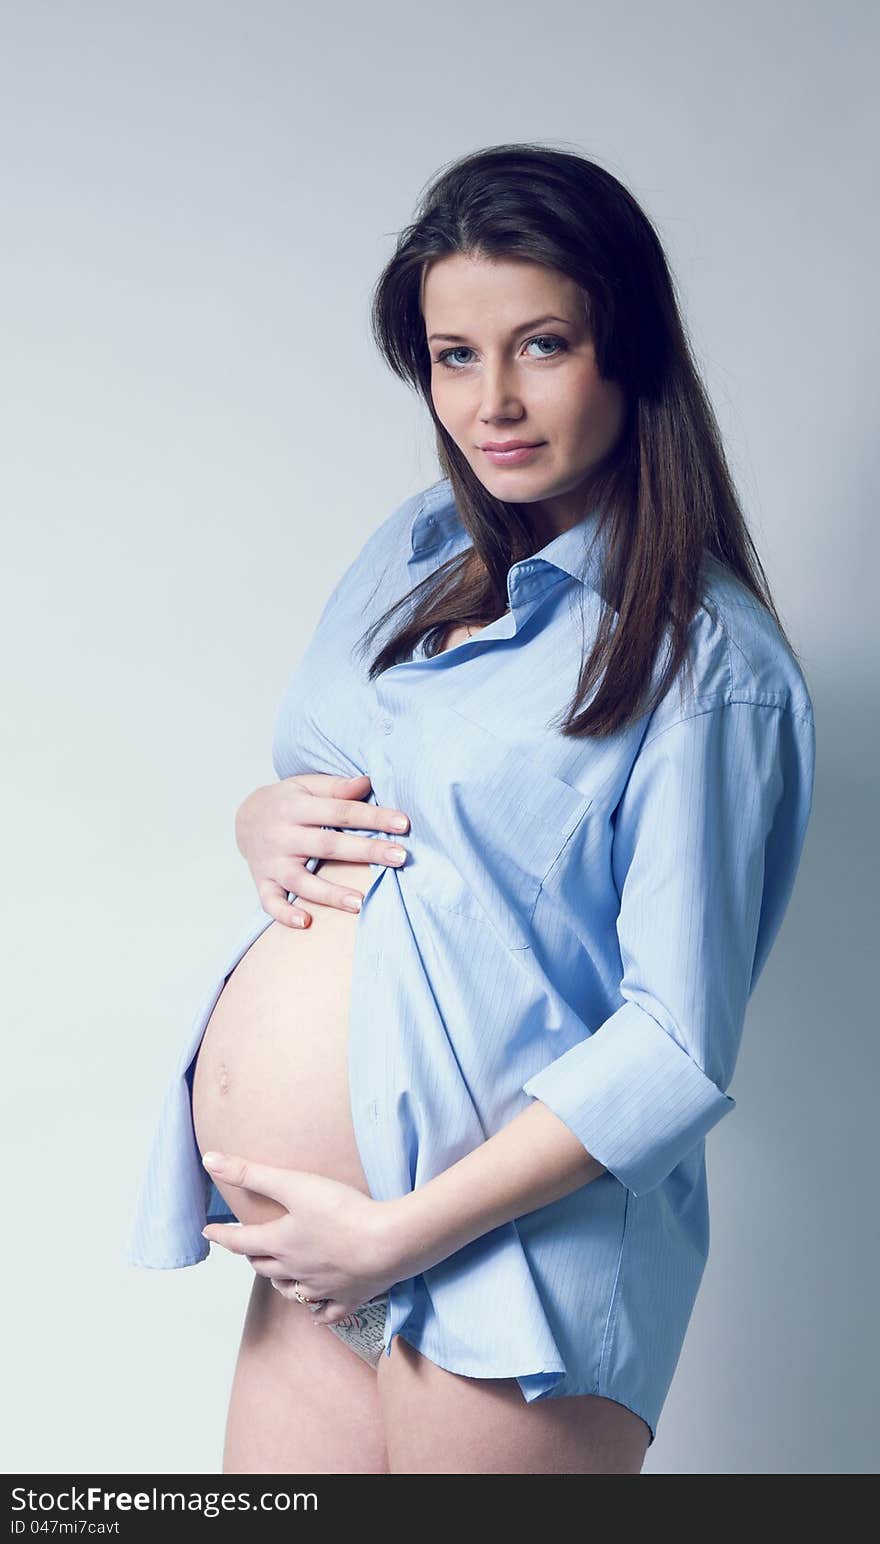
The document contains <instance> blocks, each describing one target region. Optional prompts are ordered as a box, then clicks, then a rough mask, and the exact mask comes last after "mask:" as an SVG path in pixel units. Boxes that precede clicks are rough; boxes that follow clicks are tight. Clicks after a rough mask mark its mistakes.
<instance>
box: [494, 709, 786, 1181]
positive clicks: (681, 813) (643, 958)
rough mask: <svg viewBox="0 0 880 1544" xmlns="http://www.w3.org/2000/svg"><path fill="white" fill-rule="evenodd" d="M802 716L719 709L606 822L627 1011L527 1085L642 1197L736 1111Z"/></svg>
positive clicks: (681, 724) (627, 793)
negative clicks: (741, 1056) (742, 1050)
mask: <svg viewBox="0 0 880 1544" xmlns="http://www.w3.org/2000/svg"><path fill="white" fill-rule="evenodd" d="M813 760H814V731H813V722H812V717H811V716H800V715H798V714H795V713H793V712H792V711H791V710H790V709H789V708H787V707H780V706H777V705H773V706H768V705H766V704H761V703H753V702H738V701H735V702H730V701H728V702H723V703H718V704H715V705H713V706H712V707H711V708H709V709H707V710H705V711H702V712H697V713H695V714H693V715H691V716H689V717H687V718H683V719H679V720H677V721H676V722H675V723H673V724H671V725H669V726H668V727H666V728H664V729H661V730H660V731H659V732H657V733H655V734H654V735H649V736H648V737H647V738H646V740H645V741H644V743H643V745H642V747H641V750H640V752H639V755H638V756H637V758H636V761H635V763H634V765H633V767H632V769H631V772H630V775H629V778H628V781H627V784H626V787H625V789H624V792H623V794H622V796H621V799H620V801H619V803H618V806H617V809H616V810H615V812H614V816H613V832H614V835H613V848H612V868H613V874H614V882H615V886H616V889H617V893H618V895H619V896H620V909H619V913H618V921H617V933H618V939H619V946H620V955H621V963H622V967H623V976H622V980H621V984H620V994H621V996H622V997H623V999H624V1002H623V1004H622V1005H621V1006H620V1007H619V1008H618V1009H617V1011H616V1012H614V1013H612V1014H611V1016H610V1017H609V1018H607V1019H605V1021H604V1022H603V1023H601V1024H600V1025H599V1026H598V1028H597V1029H596V1030H595V1031H594V1032H593V1033H592V1034H590V1035H588V1036H587V1037H586V1038H585V1039H583V1040H581V1041H578V1042H577V1043H576V1044H575V1045H573V1046H571V1047H570V1048H569V1049H568V1050H567V1051H566V1052H564V1053H563V1054H562V1055H561V1056H559V1057H558V1058H557V1059H556V1060H554V1061H553V1062H551V1063H550V1064H549V1065H548V1066H546V1067H544V1068H543V1069H541V1070H540V1071H539V1072H537V1073H535V1074H534V1075H533V1076H531V1077H530V1078H529V1079H528V1080H527V1082H525V1083H524V1084H523V1089H524V1092H526V1093H528V1094H531V1095H533V1096H534V1097H536V1098H538V1099H540V1100H542V1101H543V1103H545V1104H546V1105H548V1106H549V1107H550V1109H552V1110H553V1111H554V1113H555V1114H556V1115H558V1116H559V1117H560V1119H562V1120H563V1121H564V1122H565V1123H566V1125H567V1126H569V1127H570V1129H571V1130H572V1131H573V1132H574V1134H575V1135H576V1136H577V1137H578V1138H579V1139H580V1141H581V1142H582V1143H583V1145H584V1147H585V1148H586V1149H587V1151H588V1152H589V1153H590V1154H591V1155H592V1156H593V1157H594V1158H596V1159H597V1160H598V1162H600V1163H601V1164H602V1165H603V1166H604V1167H605V1168H606V1169H608V1170H610V1172H611V1173H612V1174H614V1175H616V1177H617V1178H618V1179H619V1180H620V1181H621V1183H622V1184H624V1185H626V1186H627V1188H628V1189H630V1190H632V1191H633V1193H634V1194H635V1195H641V1194H643V1193H645V1192H646V1191H649V1190H651V1189H652V1188H653V1187H654V1186H655V1185H657V1184H659V1183H660V1182H661V1181H662V1180H663V1179H665V1177H666V1176H667V1175H668V1174H669V1173H670V1172H671V1171H672V1170H673V1169H674V1168H675V1166H676V1164H677V1163H679V1162H680V1161H681V1159H682V1158H683V1157H684V1156H685V1155H686V1154H687V1153H688V1152H689V1151H690V1150H691V1149H692V1148H693V1147H694V1146H695V1145H696V1143H697V1142H699V1141H700V1140H701V1139H702V1138H703V1137H704V1136H705V1135H706V1133H707V1132H708V1131H710V1130H711V1128H712V1127H713V1126H715V1125H717V1123H718V1122H719V1121H720V1120H721V1118H722V1116H724V1115H726V1114H728V1113H729V1112H730V1111H731V1110H732V1109H733V1108H734V1105H735V1101H734V1099H733V1098H731V1097H730V1095H729V1094H728V1093H727V1088H728V1085H729V1083H730V1081H731V1079H732V1077H733V1072H734V1068H735V1065H736V1059H737V1055H738V1052H739V1047H740V1042H741V1039H742V1031H743V1025H744V1020H745V1014H746V1006H747V1003H748V999H749V996H750V994H751V992H752V990H753V988H754V985H755V983H756V981H757V978H758V974H759V973H760V970H761V969H762V968H763V965H764V963H765V961H766V959H767V955H768V954H769V951H770V948H771V946H772V944H773V941H774V939H775V936H776V934H777V932H778V930H779V927H780V924H781V922H782V918H783V916H784V913H785V909H786V906H787V903H788V900H789V897H790V894H791V891H792V888H793V885H794V880H795V875H796V872H797V868H798V864H799V861H800V855H801V850H802V846H803V840H804V835H805V832H806V827H807V822H808V817H809V813H810V805H811V800H812V782H813Z"/></svg>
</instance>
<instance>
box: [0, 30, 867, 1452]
mask: <svg viewBox="0 0 880 1544" xmlns="http://www.w3.org/2000/svg"><path fill="white" fill-rule="evenodd" d="M0 15H2V51H0V52H2V65H0V70H2V79H0V104H2V106H0V115H2V116H0V126H2V134H3V144H4V147H5V156H4V166H3V173H2V175H3V193H2V198H3V207H4V221H3V224H4V233H3V241H2V254H0V262H2V268H3V272H2V285H0V301H2V307H3V317H2V333H3V347H2V353H3V356H4V359H3V369H2V375H3V391H4V404H3V412H2V414H0V434H2V446H0V450H2V454H0V467H2V482H3V497H2V510H3V519H4V522H5V523H6V536H5V541H4V556H5V562H4V564H3V570H4V572H3V606H2V626H3V630H4V633H5V638H4V640H3V641H4V651H3V657H4V659H5V661H6V663H7V666H8V667H9V668H8V669H7V672H6V679H5V686H4V712H3V715H2V722H3V742H4V746H3V748H4V751H5V756H4V782H3V800H2V820H3V853H4V869H5V883H4V886H3V907H4V910H5V912H6V918H5V928H4V934H3V936H4V938H5V939H6V943H7V953H6V959H5V963H4V968H3V971H2V988H3V998H4V1001H3V1023H4V1026H5V1029H6V1055H5V1058H4V1063H5V1065H4V1073H5V1076H4V1078H3V1121H2V1133H3V1139H4V1142H5V1144H6V1152H7V1155H8V1163H7V1165H6V1174H7V1183H6V1185H5V1187H4V1189H5V1202H6V1205H5V1208H4V1234H5V1240H6V1257H7V1266H6V1270H5V1273H4V1278H3V1287H2V1292H3V1304H2V1306H3V1313H2V1323H3V1329H4V1342H5V1343H4V1345H3V1348H2V1358H3V1365H4V1369H5V1378H4V1382H5V1385H6V1395H7V1397H6V1400H5V1402H4V1403H5V1407H6V1408H5V1412H4V1420H5V1422H6V1423H7V1429H6V1430H5V1431H4V1432H3V1433H2V1452H3V1454H4V1460H5V1464H6V1466H7V1470H8V1472H15V1471H27V1472H39V1473H50V1472H53V1471H65V1472H74V1473H78V1474H88V1473H89V1472H110V1473H114V1472H116V1473H123V1472H126V1471H133V1472H148V1471H158V1472H161V1473H168V1474H172V1473H191V1472H199V1471H208V1472H217V1471H219V1467H220V1456H221V1449H222V1440H223V1427H224V1420H225V1413H226V1402H227V1395H228V1389H229V1383H230V1379H231V1376H232V1371H233V1367H234V1362H235V1356H236V1351H237V1345H238V1337H239V1332H240V1326H241V1321H242V1318H243V1314H244V1308H245V1304H246V1300H247V1296H248V1292H249V1289H250V1285H251V1281H252V1272H251V1268H250V1267H249V1266H248V1265H247V1263H246V1262H244V1261H242V1260H240V1259H236V1258H233V1257H231V1256H229V1255H227V1254H226V1253H225V1252H224V1251H223V1250H220V1249H217V1250H215V1251H214V1252H213V1253H212V1256H211V1257H210V1259H209V1260H208V1262H206V1263H205V1264H203V1265H200V1266H198V1267H195V1268H190V1269H185V1270H179V1271H167V1272H160V1271H144V1270H137V1269H135V1268H133V1267H129V1266H127V1265H126V1264H125V1263H124V1261H123V1258H122V1250H123V1243H124V1235H125V1231H126V1229H127V1225H128V1220H129V1217H130V1213H131V1209H132V1206H133V1202H134V1196H135V1191H136V1187H137V1183H138V1181H139V1177H140V1173H141V1171H142V1167H143V1164H144V1161H145V1158H146V1152H147V1147H148V1143H149V1140H150V1136H151V1134H152V1129H153V1123H154V1119H155V1116H156V1113H157V1110H158V1106H159V1102H160V1099H161V1096H162V1094H163V1092H164V1089H165V1087H166V1084H167V1080H168V1078H169V1076H170V1073H171V1071H172V1067H173V1064H174V1061H175V1059H176V1056H177V1054H178V1049H179V1046H180V1044H181V1038H182V1036H183V1035H184V1034H185V1033H186V1031H187V1028H188V1026H189V1024H190V1021H191V1018H192V1015H193V1013H194V1011H195V1008H196V1006H197V1004H198V1002H199V1000H200V998H201V995H202V993H203V991H204V987H205V973H206V970H207V969H209V967H210V969H211V970H213V965H214V961H215V958H216V953H217V949H218V947H220V946H222V940H223V939H224V938H227V939H228V938H230V937H231V936H232V935H233V933H235V932H236V931H237V929H238V928H239V926H240V925H241V924H242V922H243V921H244V920H245V919H246V918H247V917H248V916H249V915H250V914H251V912H252V909H253V907H254V905H255V904H256V896H255V892H254V890H253V888H252V884H251V880H250V876H249V874H248V872H247V869H246V867H245V865H244V863H243V862H242V860H241V858H240V857H239V855H238V853H237V851H236V849H235V845H234V839H233V817H234V812H235V809H236V807H237V805H238V804H239V802H240V801H241V799H242V798H243V797H244V796H245V794H246V793H248V792H249V791H250V789H251V788H253V787H255V786H257V785H258V784H260V783H265V782H268V781H270V780H271V779H272V778H273V776H274V774H273V771H272V765H271V759H270V738H271V728H272V722H273V717H274V713H275V709H276V705H277V701H278V698H279V695H280V693H281V691H282V688H283V685H284V682H285V679H286V677H287V674H288V671H289V670H290V668H291V667H292V665H293V664H294V663H295V661H296V659H297V657H298V656H299V653H300V651H301V650H302V648H303V647H304V645H305V643H306V641H307V639H308V637H309V635H310V633H311V630H312V628H313V625H314V623H315V620H316V618H317V615H318V612H319V609H320V607H321V605H322V604H323V601H324V599H325V597H326V595H327V594H328V592H329V590H330V588H331V586H332V584H333V583H334V581H335V579H336V577H337V575H338V574H339V573H340V571H341V569H342V566H343V564H344V563H346V562H348V560H349V559H350V558H351V557H353V556H354V554H355V553H356V551H357V550H358V548H359V547H360V545H361V543H362V542H363V540H364V538H365V537H366V536H367V534H368V533H369V532H370V531H371V530H372V529H373V528H374V527H375V526H376V524H377V523H378V522H379V521H380V520H381V519H382V518H384V516H385V515H386V514H387V513H388V512H389V511H390V510H391V509H392V508H393V507H394V505H395V504H397V503H399V502H400V500H401V499H402V498H403V497H404V496H405V495H406V494H408V493H409V492H412V491H414V490H415V489H417V488H419V487H422V486H424V485H425V484H426V483H427V482H429V481H432V480H433V479H434V477H435V476H436V475H437V468H436V464H435V461H434V458H433V451H432V438H431V434H430V431H429V426H428V418H427V415H426V414H425V413H424V412H423V411H422V410H421V409H420V408H419V406H418V404H417V403H416V401H415V400H414V399H413V398H412V397H411V396H410V394H409V393H408V392H407V391H406V389H405V388H404V387H403V386H401V385H400V384H399V383H397V382H396V381H395V380H394V379H393V378H392V377H391V376H390V375H389V374H388V373H387V371H386V370H385V368H384V366H383V365H382V364H381V363H380V361H379V359H378V357H377V356H376V354H375V352H374V349H373V346H372V343H371V341H370V338H369V333H368V325H367V306H368V299H369V292H370V288H371V285H372V284H373V282H374V280H375V278H376V276H377V274H378V272H379V270H380V268H381V266H382V264H383V262H384V261H385V259H386V258H387V256H388V255H389V254H390V252H391V250H392V245H393V240H394V234H395V232H396V231H397V230H399V229H400V227H401V226H403V225H404V224H405V223H406V222H407V220H408V219H409V218H410V216H411V213H412V209H413V206H414V202H415V199H416V197H417V195H418V192H419V191H420V189H421V188H422V186H423V185H424V183H425V182H426V181H427V180H428V179H429V178H430V177H431V176H432V175H433V174H434V172H435V171H436V170H437V169H438V168H439V167H440V166H441V165H443V164H445V163H447V162H449V161H451V160H452V159H454V158H455V157H456V156H457V155H460V154H462V153H464V152H465V151H467V150H471V149H474V148H477V147H478V146H481V145H489V144H493V143H498V142H501V141H504V140H510V139H534V140H539V141H542V142H544V143H545V144H556V145H557V146H558V147H559V148H572V149H575V150H579V151H581V152H583V153H585V154H587V155H590V156H593V157H595V158H596V159H598V160H599V161H600V162H601V163H602V164H603V165H605V166H606V167H608V169H609V170H610V171H612V172H613V173H614V174H615V175H617V176H618V177H620V178H621V179H622V180H623V181H624V182H625V183H626V184H627V186H628V187H630V188H631V189H632V191H633V192H634V194H635V195H636V197H637V198H639V199H640V200H641V201H642V203H643V205H644V207H645V209H646V210H647V212H648V214H649V215H650V216H651V217H652V219H653V220H654V221H655V222H656V224H657V227H658V229H659V232H660V235H661V238H662V239H663V241H664V243H665V246H666V249H667V251H668V253H669V256H670V260H671V262H672V265H673V269H674V271H675V274H676V277H677V280H678V283H679V286H680V290H681V294H682V297H683V301H684V305H685V310H686V318H687V321H688V325H689V327H690V329H691V332H692V336H693V340H694V345H695V351H696V355H697V360H698V364H699V365H700V368H701V369H702V371H703V373H704V375H705V378H706V381H707V383H708V386H709V389H710V392H711V395H712V398H713V401H714V404H715V407H716V411H717V413H718V416H719V419H720V421H721V424H722V429H723V432H724V435H725V440H726V445H727V448H728V452H729V455H730V458H731V461H732V464H733V468H734V472H735V475H736V477H737V480H738V485H739V488H740V490H741V493H742V497H743V500H744V503H745V507H746V511H747V514H748V517H749V520H750V524H751V527H752V530H753V532H754V535H755V538H756V541H757V544H758V548H759V551H760V553H761V555H762V558H763V560H764V562H765V565H766V567H767V571H768V574H769V577H770V581H771V587H772V588H773V591H774V595H775V597H776V600H777V603H778V604H779V606H780V609H781V612H782V615H783V620H784V621H785V622H786V625H787V626H788V627H789V629H790V631H791V635H792V638H793V641H794V644H795V647H796V648H797V649H798V651H799V653H800V654H801V656H802V660H803V663H804V668H805V670H806V673H807V677H808V681H809V683H810V686H811V689H812V692H813V698H814V704H815V709H816V717H817V724H818V743H819V758H818V772H817V781H816V795H815V802H814V814H813V821H812V825H811V829H810V832H809V835H808V840H807V847H806V851H805V856H804V860H803V865H802V869H801V874H800V878H799V883H798V888H797V890H796V894H795V897H794V900H793V902H792V905H791V909H790V911H789V914H788V917H787V920H786V923H785V926H784V929H783V932H782V935H781V937H780V940H779V942H778V944H777V947H776V950H775V953H774V955H773V957H772V959H771V961H770V964H769V965H768V967H767V970H766V972H765V974H764V976H763V978H762V981H761V983H760V985H759V988H758V990H757V992H756V994H755V996H754V998H753V1000H752V1004H751V1009H750V1014H749V1020H748V1024H747V1030H746V1037H745V1043H744V1048H743V1051H742V1055H741V1059H740V1062H739V1066H738V1069H737V1074H736V1078H735V1082H734V1085H733V1089H732V1091H733V1093H734V1096H735V1097H736V1099H737V1103H738V1108H737V1111H736V1113H735V1115H734V1117H733V1118H732V1119H731V1120H729V1121H725V1122H724V1123H722V1126H721V1127H720V1128H719V1129H718V1130H717V1131H716V1132H715V1133H713V1135H712V1136H711V1138H710V1145H709V1168H710V1185H711V1192H712V1204H713V1224H712V1252H711V1257H710V1260H709V1265H708V1268H707V1272H706V1276H705V1278H704V1282H703V1288H702V1292H701V1295H700V1298H699V1301H698V1304H697V1308H696V1311H695V1315H694V1318H693V1321H692V1324H691V1329H690V1333H689V1337H688V1341H687V1344H686V1347H685V1351H684V1354H683V1357H682V1360H681V1363H680V1365H679V1369H678V1373H677V1376H676V1380H675V1383H674V1385H673V1388H672V1391H671V1393H670V1396H669V1399H668V1401H667V1404H666V1408H665V1411H664V1414H663V1417H662V1422H661V1426H660V1430H659V1435H658V1439H657V1441H656V1443H655V1445H654V1446H653V1448H652V1449H651V1452H650V1454H649V1458H648V1463H647V1465H646V1471H645V1472H646V1473H651V1472H653V1473H661V1472H677V1473H702V1472H707V1471H708V1472H714V1473H742V1472H761V1473H763V1472H797V1473H808V1472H816V1471H821V1472H858V1471H865V1470H872V1469H874V1468H875V1466H876V1444H875V1442H872V1441H871V1440H870V1439H871V1435H872V1427H873V1428H874V1431H876V1389H877V1378H878V1367H877V1332H876V1320H875V1316H874V1314H873V1313H872V1311H871V1310H872V1308H873V1307H874V1305H875V1303H876V1281H877V1265H878V1261H877V1236H876V1175H877V1165H876V1157H875V1147H876V1119H875V1109H876V1092H875V1091H876V1087H877V1078H878V1068H877V1019H876V1007H875V1001H874V997H875V994H874V992H873V989H872V982H873V975H874V968H875V962H876V956H877V945H876V937H875V934H876V919H877V908H876V875H877V850H876V843H875V840H874V833H875V832H876V819H875V809H874V801H873V799H872V797H871V793H870V787H871V786H874V788H875V789H876V771H875V734H876V731H872V730H871V728H870V721H869V720H870V717H871V716H873V717H874V722H875V723H876V721H877V720H876V709H877V698H876V690H875V684H874V683H875V680H876V672H877V611H878V607H877V601H876V579H875V575H876V567H875V565H876V562H877V538H876V524H875V513H874V511H875V507H876V487H877V443H878V441H877V430H876V374H877V370H876V336H877V333H876V321H875V317H876V311H877V307H876V300H875V292H876V278H875V275H876V271H877V267H876V265H877V239H876V238H877V230H876V219H877V216H876V206H877V200H876V184H875V181H874V177H873V172H874V165H875V158H874V155H873V153H872V143H875V142H876V129H877V123H876V110H875V107H874V105H873V103H872V100H871V99H872V96H873V93H872V90H871V88H872V86H874V85H875V83H876V69H877V52H876V45H877V35H878V12H877V9H876V7H874V6H872V5H868V4H865V5H860V4H856V3H852V0H851V3H849V4H844V5H841V4H839V3H838V4H834V5H832V4H831V3H827V4H815V3H813V4H798V5H789V4H767V3H763V0H762V3H755V0H748V3H742V0H741V3H740V4H738V5H737V6H721V5H718V4H710V5H706V4H705V3H702V4H697V3H693V4H685V3H678V4H675V3H673V4H669V3H667V4H665V5H663V6H656V5H653V4H648V3H644V4H626V5H622V6H618V7H609V6H607V5H605V4H603V5H597V4H592V3H584V0H580V3H578V4H577V5H570V6H569V5H564V4H558V3H550V4H547V5H542V6H540V7H538V8H537V9H535V8H534V7H531V6H525V5H518V4H511V3H510V0H505V3H504V4H503V5H502V4H498V3H497V0H485V3H484V4H483V5H481V6H480V8H479V12H478V14H477V15H475V13H474V11H473V7H472V6H465V5H464V4H462V3H460V0H452V3H450V0H447V3H446V4H444V6H443V7H441V8H439V9H437V8H436V7H435V8H434V10H433V12H430V11H426V10H425V9H424V8H420V7H417V6H413V5H412V4H410V3H406V4H402V3H389V0H374V3H373V4H372V5H369V6H361V5H355V4H352V3H350V4H347V5H343V6H342V7H341V8H340V6H329V7H318V8H314V7H312V6H308V7H307V6H301V5H296V4H282V3H274V4H273V3H267V0H248V3H247V4H244V3H242V4H239V5H233V4H218V3H216V0H212V3H211V4H207V3H192V0H183V3H181V0H176V3H175V4H173V5H172V4H169V3H166V0H151V3H150V4H149V5H147V4H124V3H123V4H119V3H107V4H95V3H83V4H71V5H67V4H60V3H58V4H44V3H29V4H26V5H24V4H19V5H17V6H16V5H5V6H4V7H3V8H2V13H0ZM431 17H432V18H433V20H432V21H431V20H429V18H431ZM872 404H873V406H872ZM343 439H344V440H345V442H346V446H345V450H344V451H342V450H340V440H343Z"/></svg>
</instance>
